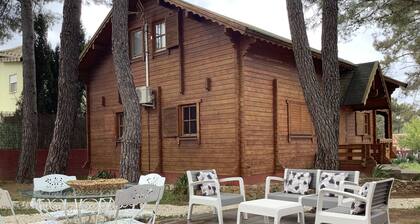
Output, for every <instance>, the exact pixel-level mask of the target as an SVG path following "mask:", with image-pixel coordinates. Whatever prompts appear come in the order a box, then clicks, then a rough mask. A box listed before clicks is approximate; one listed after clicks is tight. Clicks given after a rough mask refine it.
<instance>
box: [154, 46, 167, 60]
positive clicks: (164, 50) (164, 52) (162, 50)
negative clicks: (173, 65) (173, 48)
mask: <svg viewBox="0 0 420 224" xmlns="http://www.w3.org/2000/svg"><path fill="white" fill-rule="evenodd" d="M166 50H167V49H166V48H163V49H159V50H156V51H154V52H153V58H155V57H157V56H160V55H164V54H167V52H166Z"/></svg>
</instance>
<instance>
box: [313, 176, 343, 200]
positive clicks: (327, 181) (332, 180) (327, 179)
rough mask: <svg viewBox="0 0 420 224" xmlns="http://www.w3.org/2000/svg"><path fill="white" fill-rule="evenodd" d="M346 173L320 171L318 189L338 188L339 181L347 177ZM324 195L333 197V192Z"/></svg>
mask: <svg viewBox="0 0 420 224" xmlns="http://www.w3.org/2000/svg"><path fill="white" fill-rule="evenodd" d="M347 176H348V174H347V173H329V172H322V173H321V179H320V185H319V189H323V188H327V189H333V190H340V182H342V181H344V180H345V179H346V178H347ZM325 195H326V196H330V197H334V196H335V195H334V194H330V193H327V194H325Z"/></svg>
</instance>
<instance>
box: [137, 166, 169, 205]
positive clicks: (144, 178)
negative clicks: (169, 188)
mask: <svg viewBox="0 0 420 224" xmlns="http://www.w3.org/2000/svg"><path fill="white" fill-rule="evenodd" d="M165 180H166V178H165V177H162V176H160V175H159V174H156V173H151V174H147V175H141V176H140V180H139V185H147V184H150V185H155V186H158V187H165ZM163 193H164V190H162V191H161V192H160V195H159V197H158V198H156V200H155V201H156V202H159V201H160V200H161V199H162V197H163Z"/></svg>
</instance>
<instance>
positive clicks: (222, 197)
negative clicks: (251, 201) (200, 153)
mask: <svg viewBox="0 0 420 224" xmlns="http://www.w3.org/2000/svg"><path fill="white" fill-rule="evenodd" d="M200 172H213V173H214V175H215V177H216V179H213V180H205V181H199V180H198V179H197V176H198V175H199V174H200ZM187 177H188V191H189V206H188V220H191V215H192V211H193V206H194V205H207V206H211V207H213V208H215V212H216V213H217V217H218V220H219V224H223V211H222V208H223V207H224V206H228V205H235V204H239V203H241V202H244V201H246V199H245V187H244V181H243V179H242V178H241V177H229V178H223V179H217V174H216V170H195V171H187ZM225 182H237V183H238V184H239V191H240V192H239V194H235V193H223V192H220V183H225ZM206 183H211V184H214V185H215V195H212V196H202V195H196V194H195V191H196V190H199V186H200V185H202V184H206ZM244 218H245V219H247V215H246V214H244Z"/></svg>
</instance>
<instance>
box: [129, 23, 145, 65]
mask: <svg viewBox="0 0 420 224" xmlns="http://www.w3.org/2000/svg"><path fill="white" fill-rule="evenodd" d="M143 43H144V42H143V30H141V29H137V30H133V31H132V32H131V36H130V46H131V49H130V52H131V58H132V59H134V58H138V57H141V56H143Z"/></svg>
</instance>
